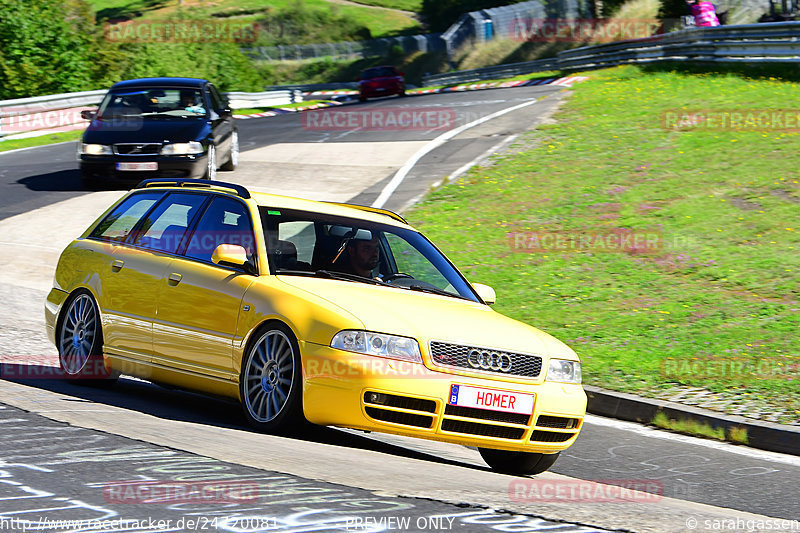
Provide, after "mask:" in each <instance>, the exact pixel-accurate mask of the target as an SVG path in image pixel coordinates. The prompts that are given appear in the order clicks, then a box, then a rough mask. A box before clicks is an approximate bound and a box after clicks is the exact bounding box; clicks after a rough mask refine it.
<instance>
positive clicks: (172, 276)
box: [168, 272, 183, 285]
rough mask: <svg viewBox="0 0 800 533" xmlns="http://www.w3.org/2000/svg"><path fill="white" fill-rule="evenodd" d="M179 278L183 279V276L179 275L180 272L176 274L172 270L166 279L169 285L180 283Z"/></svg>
mask: <svg viewBox="0 0 800 533" xmlns="http://www.w3.org/2000/svg"><path fill="white" fill-rule="evenodd" d="M181 279H183V276H181V275H180V274H176V273H175V272H173V273H172V274H170V275H169V281H168V283H169V284H170V285H177V284H178V283H180V282H181Z"/></svg>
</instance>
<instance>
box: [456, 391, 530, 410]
mask: <svg viewBox="0 0 800 533" xmlns="http://www.w3.org/2000/svg"><path fill="white" fill-rule="evenodd" d="M535 398H536V395H535V394H525V393H522V392H512V391H507V390H501V389H488V388H483V387H470V386H469V385H450V401H449V402H448V403H449V404H450V405H458V406H460V407H474V408H476V409H488V410H490V411H504V412H506V413H519V414H523V415H529V414H531V413H533V404H534V400H535Z"/></svg>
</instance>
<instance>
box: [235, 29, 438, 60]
mask: <svg viewBox="0 0 800 533" xmlns="http://www.w3.org/2000/svg"><path fill="white" fill-rule="evenodd" d="M444 47H445V44H444V41H443V40H442V34H441V33H430V34H425V35H407V36H401V37H386V38H383V39H372V40H369V41H358V42H356V41H348V42H341V43H325V44H295V45H286V46H259V47H254V48H243V49H242V51H243V52H244V53H245V54H247V55H248V56H249V57H251V58H252V59H257V60H263V61H301V60H304V59H319V58H323V57H330V58H333V59H350V58H356V57H370V56H388V55H390V54H391V53H392V52H393V51H394V50H395V49H397V50H398V51H399V50H402V53H403V54H405V55H408V54H413V53H415V52H435V51H438V50H444Z"/></svg>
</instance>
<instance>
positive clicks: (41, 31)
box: [0, 0, 93, 98]
mask: <svg viewBox="0 0 800 533" xmlns="http://www.w3.org/2000/svg"><path fill="white" fill-rule="evenodd" d="M92 34H93V19H92V16H91V11H90V10H89V7H88V5H87V4H86V3H85V2H84V1H83V0H61V1H53V0H0V98H17V97H24V96H29V95H31V94H48V93H58V92H67V91H80V90H84V89H90V88H93V87H92V86H91V85H92V83H91V71H92V61H93V58H92V57H91V55H90V53H89V52H90V50H91V43H92Z"/></svg>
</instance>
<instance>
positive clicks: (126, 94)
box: [98, 88, 206, 119]
mask: <svg viewBox="0 0 800 533" xmlns="http://www.w3.org/2000/svg"><path fill="white" fill-rule="evenodd" d="M199 116H203V117H204V116H206V108H205V106H204V104H203V95H202V93H201V92H200V90H199V89H157V88H152V89H135V90H127V91H126V90H120V91H110V92H109V93H108V94H106V96H105V98H103V101H102V102H101V103H100V109H99V112H98V117H99V118H105V119H111V118H130V117H148V118H149V117H155V118H163V117H199Z"/></svg>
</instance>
